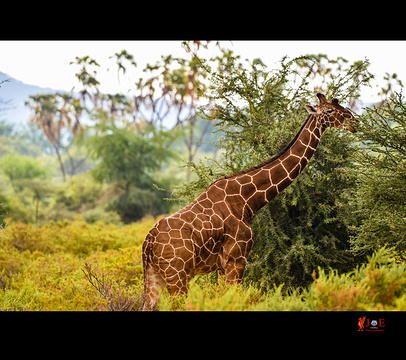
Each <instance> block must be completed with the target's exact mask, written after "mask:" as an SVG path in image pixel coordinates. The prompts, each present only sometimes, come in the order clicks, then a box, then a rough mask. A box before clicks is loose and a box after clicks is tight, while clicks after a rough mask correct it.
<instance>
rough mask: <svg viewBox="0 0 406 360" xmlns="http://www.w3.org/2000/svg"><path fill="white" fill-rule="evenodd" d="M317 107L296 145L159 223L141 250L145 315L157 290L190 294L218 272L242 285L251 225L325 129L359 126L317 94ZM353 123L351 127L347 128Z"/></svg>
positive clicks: (311, 151)
mask: <svg viewBox="0 0 406 360" xmlns="http://www.w3.org/2000/svg"><path fill="white" fill-rule="evenodd" d="M317 97H318V98H319V104H318V105H314V106H310V105H306V109H307V111H308V112H309V116H308V117H307V119H306V121H305V123H304V124H303V126H302V127H301V129H300V130H299V132H298V133H297V135H296V136H295V137H294V138H293V140H292V141H291V142H290V143H289V145H287V147H286V148H285V149H283V150H282V151H281V152H280V153H279V154H277V155H276V156H274V157H272V158H271V159H269V160H267V161H265V162H263V163H261V164H259V165H257V166H254V167H252V168H249V169H246V170H244V171H240V172H237V173H235V174H232V175H228V176H225V177H223V178H220V179H218V180H216V181H215V182H213V183H212V184H211V185H210V186H209V187H208V188H207V190H206V191H204V192H203V193H202V194H201V195H200V196H199V197H198V198H197V199H196V200H194V201H193V202H192V203H191V204H189V205H188V206H186V207H184V208H183V209H181V210H179V211H178V212H176V213H175V214H173V215H171V216H168V217H167V218H164V219H161V220H160V221H158V222H157V224H156V225H155V226H154V227H153V228H152V229H151V230H150V232H149V233H148V235H147V237H146V239H145V241H144V244H143V254H142V256H143V266H144V302H143V309H144V310H153V309H155V308H156V306H157V303H158V301H159V290H160V289H162V288H164V287H165V286H166V287H167V288H168V291H169V293H170V294H171V295H178V294H186V293H187V291H188V283H189V281H190V279H192V278H193V277H194V276H195V275H197V274H207V273H210V272H212V271H215V270H218V272H219V274H220V275H223V276H225V281H226V282H227V283H230V284H233V283H235V282H240V281H241V280H242V277H243V274H244V270H245V266H246V264H247V257H248V254H249V251H250V249H251V247H252V244H253V241H254V239H253V233H252V230H251V228H250V225H249V223H250V220H251V218H252V217H253V216H254V215H255V214H256V212H257V211H258V210H259V209H260V208H261V207H263V206H264V205H265V204H267V203H268V202H269V201H271V200H272V199H273V198H274V197H275V196H277V195H278V194H279V193H280V192H281V191H282V190H283V189H285V188H286V187H287V186H288V185H289V184H291V183H292V182H293V180H294V179H295V178H296V177H297V176H298V175H299V174H300V172H301V171H302V170H303V169H304V167H305V166H306V165H307V163H308V162H309V160H310V158H311V156H312V155H313V154H314V152H315V151H316V148H317V146H318V144H319V142H320V138H321V136H322V134H323V132H324V130H325V129H326V128H327V127H338V128H344V129H347V130H349V131H351V132H354V131H355V130H354V128H353V127H352V123H351V121H352V122H356V121H357V120H356V119H355V118H354V117H353V116H352V114H351V113H350V112H349V111H347V110H345V109H344V108H343V107H342V106H340V105H339V104H338V101H337V99H335V98H334V99H332V101H331V102H329V101H328V100H327V99H326V98H325V96H324V95H323V94H320V93H318V94H317ZM348 121H350V122H348Z"/></svg>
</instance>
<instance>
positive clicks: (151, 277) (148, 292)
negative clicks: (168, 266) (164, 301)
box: [141, 264, 166, 311]
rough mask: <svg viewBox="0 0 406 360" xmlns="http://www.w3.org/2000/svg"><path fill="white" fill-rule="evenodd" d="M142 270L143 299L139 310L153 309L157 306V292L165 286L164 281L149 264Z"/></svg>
mask: <svg viewBox="0 0 406 360" xmlns="http://www.w3.org/2000/svg"><path fill="white" fill-rule="evenodd" d="M144 271H145V274H144V301H143V304H142V306H141V310H142V311H155V310H157V308H158V303H159V292H160V290H162V289H164V288H165V285H166V283H165V281H164V279H163V278H162V277H161V276H160V275H159V274H158V272H157V271H156V270H155V269H154V268H153V267H152V265H151V264H147V266H146V269H145V270H144Z"/></svg>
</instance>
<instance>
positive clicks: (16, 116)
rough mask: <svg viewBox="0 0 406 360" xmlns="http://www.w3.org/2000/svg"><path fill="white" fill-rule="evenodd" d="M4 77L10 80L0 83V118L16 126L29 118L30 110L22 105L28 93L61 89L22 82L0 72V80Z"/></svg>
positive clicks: (53, 91)
mask: <svg viewBox="0 0 406 360" xmlns="http://www.w3.org/2000/svg"><path fill="white" fill-rule="evenodd" d="M5 79H10V81H9V82H4V83H3V84H1V85H0V86H1V87H0V120H5V121H6V122H7V123H10V124H15V125H16V126H17V127H19V126H21V125H24V124H26V123H27V122H28V121H29V119H30V111H29V109H28V108H27V107H26V106H25V105H24V102H25V101H28V98H29V96H30V95H36V94H41V93H43V94H45V93H48V94H49V93H55V92H57V91H61V90H55V89H51V88H43V87H40V86H35V85H28V84H24V83H23V82H22V81H19V80H16V79H13V78H12V77H10V76H8V75H7V74H5V73H2V72H0V82H1V81H3V80H5Z"/></svg>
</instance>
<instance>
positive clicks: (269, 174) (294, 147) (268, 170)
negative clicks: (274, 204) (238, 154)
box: [235, 115, 324, 218]
mask: <svg viewBox="0 0 406 360" xmlns="http://www.w3.org/2000/svg"><path fill="white" fill-rule="evenodd" d="M323 131H324V129H323V128H322V127H321V126H320V124H319V122H318V121H317V117H316V116H315V115H309V116H308V118H307V119H306V121H305V123H304V124H303V126H302V127H301V129H300V130H299V132H298V133H297V134H296V136H295V137H294V138H293V139H292V141H291V142H290V143H289V145H288V146H287V147H286V148H285V149H283V150H282V151H281V152H280V153H279V154H277V155H276V156H274V157H272V158H270V159H269V160H267V161H265V162H264V163H262V164H259V165H257V166H254V167H253V168H250V169H248V170H245V171H243V172H241V173H240V175H238V176H236V178H235V179H236V180H237V181H239V180H238V179H239V178H240V181H243V182H245V181H247V180H248V178H247V176H248V177H250V178H251V179H252V180H251V183H252V184H253V185H255V186H252V187H251V188H250V192H251V193H249V194H245V195H247V196H246V197H245V198H246V199H248V200H247V205H248V207H247V211H248V214H247V216H248V217H249V218H251V217H252V216H254V215H255V213H256V212H257V211H258V210H259V209H260V208H262V207H263V206H264V205H265V204H267V203H268V202H269V201H271V200H272V199H273V198H274V197H275V196H277V195H278V194H279V193H280V192H281V191H282V190H284V189H285V188H286V187H287V186H289V185H290V184H291V183H292V182H293V181H294V180H295V179H296V177H297V176H298V175H299V174H300V173H301V172H302V171H303V169H304V168H305V166H306V165H307V164H308V162H309V160H310V158H311V157H312V156H313V154H314V152H315V151H316V148H317V146H318V145H319V142H320V138H321V135H322V133H323ZM244 177H245V179H244ZM240 181H239V182H240ZM247 190H248V189H247Z"/></svg>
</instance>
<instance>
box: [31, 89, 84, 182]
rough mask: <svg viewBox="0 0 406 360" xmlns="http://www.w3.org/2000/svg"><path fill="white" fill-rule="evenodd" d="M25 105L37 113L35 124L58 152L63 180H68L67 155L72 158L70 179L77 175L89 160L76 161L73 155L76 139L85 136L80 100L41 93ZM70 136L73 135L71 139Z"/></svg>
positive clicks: (32, 117) (68, 96) (33, 118)
mask: <svg viewBox="0 0 406 360" xmlns="http://www.w3.org/2000/svg"><path fill="white" fill-rule="evenodd" d="M25 105H26V106H28V107H29V108H30V110H31V111H32V113H33V114H32V116H31V121H32V122H34V123H35V124H36V125H37V128H38V129H42V131H43V132H44V135H45V137H46V138H47V140H48V141H49V143H50V144H51V147H52V149H53V150H54V151H55V154H56V156H57V158H58V162H59V166H60V169H61V174H62V178H63V181H66V169H65V165H64V162H63V159H62V156H63V155H67V157H68V159H69V162H70V165H71V171H70V176H73V175H74V174H75V171H76V169H77V168H78V167H79V166H80V164H81V163H83V162H84V160H85V159H79V160H78V161H75V160H74V158H73V157H72V156H71V155H70V152H69V150H70V148H71V147H72V145H73V142H74V136H75V135H76V134H77V133H78V132H79V133H83V126H82V125H81V123H80V118H81V115H82V111H83V108H82V106H81V104H80V101H79V100H78V99H75V98H74V97H73V95H72V94H66V93H54V94H38V95H32V96H30V100H29V101H27V102H26V103H25ZM70 133H71V134H72V135H73V136H70Z"/></svg>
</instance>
